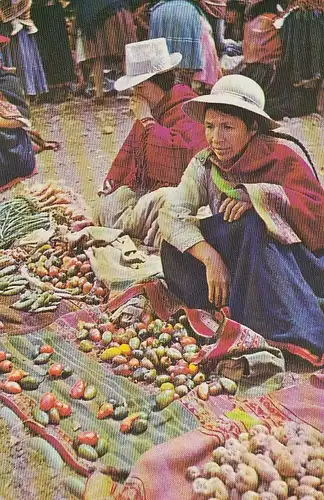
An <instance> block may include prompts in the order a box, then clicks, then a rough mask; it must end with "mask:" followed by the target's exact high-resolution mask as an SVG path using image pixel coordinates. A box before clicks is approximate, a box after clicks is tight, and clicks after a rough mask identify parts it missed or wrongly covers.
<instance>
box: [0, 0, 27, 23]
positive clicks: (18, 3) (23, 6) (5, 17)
mask: <svg viewBox="0 0 324 500" xmlns="http://www.w3.org/2000/svg"><path fill="white" fill-rule="evenodd" d="M30 6H31V0H0V21H2V22H3V23H8V22H9V21H12V20H13V19H15V18H16V17H19V16H21V14H23V13H24V12H26V10H28V9H29V8H30Z"/></svg>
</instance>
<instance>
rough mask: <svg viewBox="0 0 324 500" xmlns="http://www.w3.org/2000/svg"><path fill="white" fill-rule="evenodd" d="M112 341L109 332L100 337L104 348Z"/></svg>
mask: <svg viewBox="0 0 324 500" xmlns="http://www.w3.org/2000/svg"><path fill="white" fill-rule="evenodd" d="M111 341H112V333H111V332H104V333H103V334H102V337H101V342H102V344H103V345H104V346H106V345H109V344H110V342H111Z"/></svg>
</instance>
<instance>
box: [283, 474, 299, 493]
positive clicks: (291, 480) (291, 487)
mask: <svg viewBox="0 0 324 500" xmlns="http://www.w3.org/2000/svg"><path fill="white" fill-rule="evenodd" d="M286 483H287V485H288V494H289V495H295V494H296V491H297V488H298V486H299V482H298V481H297V479H296V478H295V477H288V478H287V479H286Z"/></svg>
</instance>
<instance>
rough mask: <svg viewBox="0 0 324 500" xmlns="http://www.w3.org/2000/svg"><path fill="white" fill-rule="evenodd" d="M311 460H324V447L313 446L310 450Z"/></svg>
mask: <svg viewBox="0 0 324 500" xmlns="http://www.w3.org/2000/svg"><path fill="white" fill-rule="evenodd" d="M309 458H310V460H312V459H316V458H319V459H320V460H324V447H321V446H318V447H317V448H311V449H310V452H309Z"/></svg>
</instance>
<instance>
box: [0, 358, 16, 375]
mask: <svg viewBox="0 0 324 500" xmlns="http://www.w3.org/2000/svg"><path fill="white" fill-rule="evenodd" d="M12 369H13V363H11V361H9V360H8V359H5V360H4V361H1V363H0V373H9V372H11V370H12Z"/></svg>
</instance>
